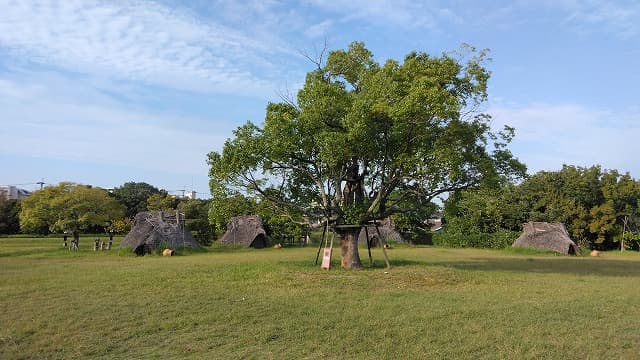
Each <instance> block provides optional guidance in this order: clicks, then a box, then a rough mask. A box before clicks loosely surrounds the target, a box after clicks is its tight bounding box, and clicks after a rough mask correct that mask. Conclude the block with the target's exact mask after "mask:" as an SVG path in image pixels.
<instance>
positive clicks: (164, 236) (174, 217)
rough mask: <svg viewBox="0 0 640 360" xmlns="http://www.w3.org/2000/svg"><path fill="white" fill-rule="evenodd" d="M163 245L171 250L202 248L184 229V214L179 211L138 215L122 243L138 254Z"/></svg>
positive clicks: (141, 213)
mask: <svg viewBox="0 0 640 360" xmlns="http://www.w3.org/2000/svg"><path fill="white" fill-rule="evenodd" d="M161 245H163V246H167V247H169V248H171V249H177V248H181V247H199V246H200V244H198V241H196V239H195V238H194V237H193V236H192V235H191V233H190V232H189V230H187V229H185V228H184V214H182V213H179V212H177V211H144V212H140V213H138V214H137V215H136V218H135V220H134V223H133V227H132V228H131V231H129V233H128V234H127V236H125V238H124V239H123V240H122V242H121V243H120V247H131V248H133V250H134V252H136V253H137V254H144V253H145V252H149V251H153V250H155V249H157V248H158V247H160V246H161Z"/></svg>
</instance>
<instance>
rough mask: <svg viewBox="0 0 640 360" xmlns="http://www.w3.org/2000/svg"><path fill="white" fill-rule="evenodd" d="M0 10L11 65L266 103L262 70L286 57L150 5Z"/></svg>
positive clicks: (24, 5)
mask: <svg viewBox="0 0 640 360" xmlns="http://www.w3.org/2000/svg"><path fill="white" fill-rule="evenodd" d="M0 9H2V11H0V50H2V49H3V48H4V49H5V51H6V52H7V53H8V54H10V55H12V56H13V57H15V58H16V59H19V60H22V61H23V60H24V59H27V61H31V62H35V63H40V64H43V65H47V66H51V65H52V66H55V67H58V68H61V69H64V70H67V71H72V72H80V73H85V74H100V75H102V76H108V77H111V78H115V79H121V80H132V81H136V80H140V81H143V82H145V83H147V84H152V85H161V86H167V87H171V88H179V89H187V90H196V91H203V92H227V93H242V94H245V95H247V94H249V95H260V96H264V95H267V96H269V95H272V94H273V89H272V86H271V85H270V82H269V75H267V72H261V70H264V69H265V68H269V67H271V66H273V64H272V61H275V60H274V59H273V57H275V56H274V55H277V54H281V53H284V52H286V51H287V50H286V49H284V48H283V47H281V46H279V45H278V44H275V43H273V42H266V41H264V39H258V38H256V37H252V36H250V35H249V34H245V33H243V32H241V31H239V30H235V29H232V28H230V27H226V26H224V25H220V24H217V23H215V22H206V23H205V22H203V21H202V20H200V19H198V18H197V17H195V16H193V14H190V13H189V12H187V11H178V10H175V9H172V8H169V7H166V6H163V5H159V4H157V3H154V2H150V1H143V0H140V1H128V2H115V1H114V2H86V1H81V0H65V1H37V2H35V1H10V0H0ZM258 74H259V75H258Z"/></svg>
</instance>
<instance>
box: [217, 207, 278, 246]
mask: <svg viewBox="0 0 640 360" xmlns="http://www.w3.org/2000/svg"><path fill="white" fill-rule="evenodd" d="M220 243H221V244H224V245H242V246H246V247H253V248H256V249H261V248H264V247H267V246H269V238H268V237H267V232H266V231H265V229H264V225H263V223H262V218H260V216H258V215H247V216H236V217H234V218H232V219H231V221H229V223H228V224H227V232H226V233H225V234H224V236H222V239H221V240H220Z"/></svg>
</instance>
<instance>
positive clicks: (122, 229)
mask: <svg viewBox="0 0 640 360" xmlns="http://www.w3.org/2000/svg"><path fill="white" fill-rule="evenodd" d="M132 226H133V220H132V219H131V218H128V217H126V218H124V219H115V220H113V221H112V222H111V225H110V226H109V229H110V230H111V231H113V232H114V233H116V234H120V235H124V234H126V233H128V232H129V231H131V227H132Z"/></svg>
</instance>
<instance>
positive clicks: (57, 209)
mask: <svg viewBox="0 0 640 360" xmlns="http://www.w3.org/2000/svg"><path fill="white" fill-rule="evenodd" d="M123 215H124V208H123V206H122V205H120V204H119V203H118V202H117V201H116V200H114V199H113V198H112V197H110V196H109V194H108V193H107V191H105V190H104V189H100V188H92V187H90V186H86V185H79V184H74V183H67V182H62V183H60V184H59V185H58V186H48V187H46V188H44V189H42V190H39V191H35V192H34V193H33V194H31V196H29V197H27V198H26V199H24V200H22V209H21V211H20V226H21V228H22V229H23V231H26V232H29V231H32V232H42V231H43V229H46V231H51V232H63V231H70V232H72V233H73V235H74V237H75V238H78V235H79V232H81V231H96V230H97V231H99V232H103V231H104V229H106V228H108V227H109V226H110V223H111V222H112V221H114V220H116V219H121V218H122V217H123Z"/></svg>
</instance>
